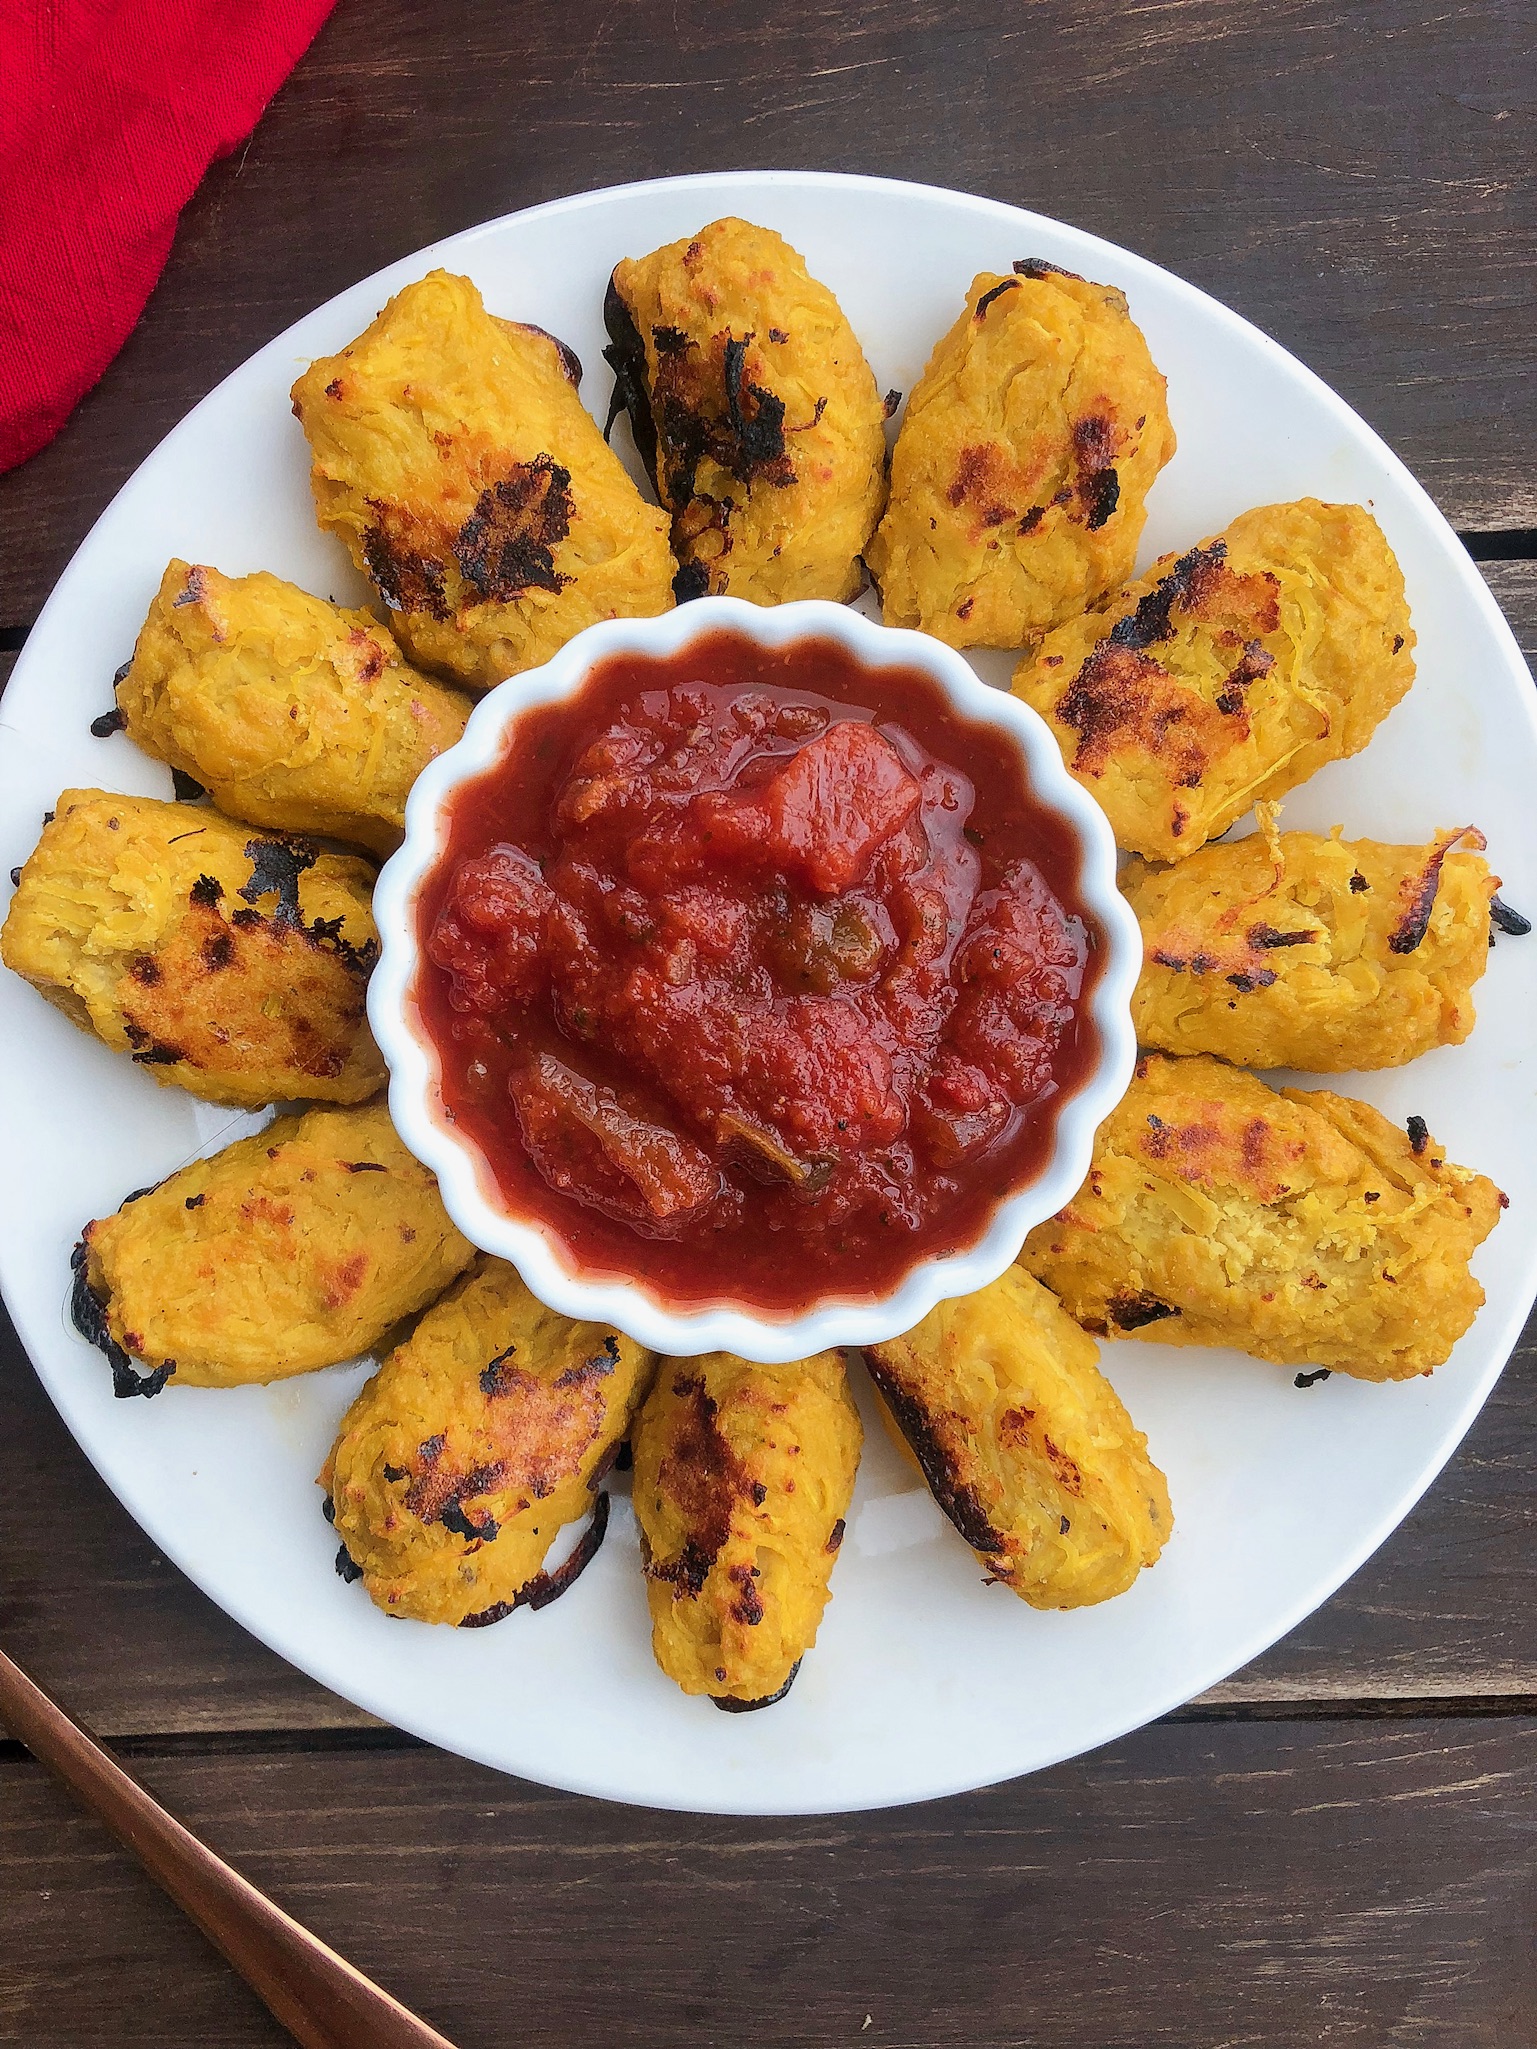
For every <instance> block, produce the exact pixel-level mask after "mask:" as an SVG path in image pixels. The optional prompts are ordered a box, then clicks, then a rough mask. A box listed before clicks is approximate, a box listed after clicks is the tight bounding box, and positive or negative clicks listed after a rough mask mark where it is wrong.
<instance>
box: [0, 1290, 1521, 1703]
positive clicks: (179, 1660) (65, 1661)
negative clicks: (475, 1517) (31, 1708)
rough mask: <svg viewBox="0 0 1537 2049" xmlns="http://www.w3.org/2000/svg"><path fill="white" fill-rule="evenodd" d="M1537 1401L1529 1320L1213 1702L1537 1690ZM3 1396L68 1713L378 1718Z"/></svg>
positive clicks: (15, 1393) (11, 1342)
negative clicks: (1352, 1541) (1345, 1571)
mask: <svg viewBox="0 0 1537 2049" xmlns="http://www.w3.org/2000/svg"><path fill="white" fill-rule="evenodd" d="M1534 1403H1537V1321H1534V1323H1533V1325H1532V1327H1531V1328H1530V1329H1529V1330H1528V1333H1527V1336H1526V1339H1525V1341H1524V1342H1523V1345H1522V1347H1521V1349H1520V1351H1519V1352H1518V1353H1517V1355H1516V1357H1515V1359H1514V1360H1513V1361H1512V1362H1511V1365H1510V1367H1509V1368H1508V1370H1507V1372H1506V1374H1505V1377H1504V1379H1503V1380H1502V1381H1501V1383H1500V1385H1499V1387H1498V1388H1497V1389H1496V1391H1495V1393H1494V1395H1493V1397H1492V1398H1491V1400H1490V1402H1489V1405H1488V1407H1487V1408H1486V1409H1485V1411H1484V1413H1483V1415H1482V1416H1481V1417H1480V1419H1479V1421H1478V1422H1477V1423H1476V1424H1475V1426H1474V1429H1473V1432H1472V1434H1471V1436H1470V1437H1469V1439H1468V1441H1467V1443H1466V1444H1465V1445H1464V1446H1463V1448H1462V1450H1461V1452H1460V1453H1459V1454H1458V1456H1457V1458H1456V1459H1455V1460H1454V1461H1453V1463H1452V1465H1451V1466H1450V1468H1449V1469H1448V1471H1447V1472H1446V1473H1445V1474H1444V1475H1443V1476H1442V1478H1441V1479H1440V1481H1439V1482H1438V1483H1437V1484H1436V1486H1435V1487H1434V1488H1433V1489H1432V1490H1431V1492H1430V1494H1429V1496H1428V1497H1427V1498H1426V1500H1425V1501H1424V1502H1422V1503H1421V1504H1420V1506H1419V1508H1418V1509H1416V1511H1415V1513H1414V1514H1413V1515H1412V1516H1411V1517H1410V1519H1409V1521H1408V1522H1407V1523H1406V1524H1405V1525H1404V1526H1403V1528H1402V1529H1400V1530H1399V1531H1398V1532H1397V1533H1396V1534H1395V1535H1394V1536H1393V1537H1392V1538H1391V1539H1390V1540H1389V1542H1388V1544H1387V1545H1386V1546H1385V1547H1384V1548H1383V1550H1382V1551H1381V1552H1379V1553H1378V1555H1377V1556H1376V1557H1375V1558H1374V1559H1372V1560H1370V1561H1369V1562H1368V1564H1367V1565H1366V1566H1364V1567H1363V1568H1362V1570H1361V1571H1360V1572H1359V1573H1358V1574H1357V1575H1356V1577H1355V1578H1354V1579H1353V1580H1351V1581H1350V1582H1349V1583H1348V1584H1347V1585H1346V1586H1345V1587H1344V1588H1342V1589H1341V1591H1340V1593H1339V1594H1337V1595H1336V1596H1335V1598H1334V1599H1333V1600H1332V1601H1331V1602H1329V1603H1328V1604H1327V1605H1326V1606H1325V1607H1324V1608H1323V1609H1321V1610H1320V1611H1319V1613H1318V1614H1317V1615H1315V1616H1313V1617H1311V1618H1310V1619H1309V1620H1308V1621H1307V1622H1305V1623H1303V1624H1302V1625H1301V1627H1300V1628H1299V1629H1297V1630H1296V1631H1294V1632H1293V1634H1292V1635H1291V1636H1289V1637H1287V1638H1286V1639H1285V1640H1284V1641H1283V1642H1282V1643H1281V1644H1279V1645H1277V1646H1276V1648H1275V1649H1274V1650H1272V1651H1270V1652H1269V1653H1267V1655H1266V1656H1264V1657H1263V1658H1261V1659H1260V1660H1258V1662H1257V1663H1255V1664H1254V1665H1251V1666H1249V1667H1248V1668H1247V1669H1246V1670H1245V1671H1243V1672H1241V1673H1239V1674H1237V1675H1235V1677H1234V1678H1232V1679H1231V1680H1229V1681H1228V1682H1227V1683H1226V1684H1225V1685H1223V1686H1220V1687H1218V1688H1216V1689H1215V1691H1214V1692H1213V1693H1211V1694H1209V1695H1207V1696H1205V1705H1207V1706H1209V1707H1218V1706H1222V1705H1225V1704H1232V1703H1246V1704H1251V1705H1253V1704H1264V1703H1278V1702H1279V1703H1295V1702H1309V1701H1311V1702H1320V1703H1334V1704H1339V1703H1347V1702H1379V1703H1382V1702H1386V1703H1391V1702H1418V1701H1424V1700H1430V1699H1442V1700H1446V1701H1448V1702H1458V1701H1466V1700H1471V1699H1474V1698H1476V1697H1480V1696H1483V1697H1487V1698H1488V1699H1489V1700H1490V1701H1491V1702H1493V1703H1498V1702H1499V1701H1501V1700H1503V1701H1506V1702H1513V1701H1519V1700H1523V1699H1531V1700H1537V1604H1534V1603H1533V1602H1532V1600H1531V1598H1530V1591H1531V1584H1532V1574H1533V1570H1534V1567H1537V1442H1534V1438H1533V1433H1532V1430H1531V1423H1530V1418H1531V1414H1532V1409H1533V1406H1534ZM0 1412H3V1413H4V1415H5V1416H6V1419H7V1424H8V1430H7V1457H6V1493H5V1502H4V1506H3V1510H0V1529H3V1531H4V1538H5V1541H4V1543H3V1545H0V1641H3V1642H4V1644H5V1647H6V1649H7V1651H9V1652H10V1654H11V1655H12V1656H13V1657H15V1658H16V1659H17V1660H18V1662H19V1663H20V1664H21V1665H23V1666H24V1667H25V1668H26V1669H28V1670H29V1671H30V1672H31V1673H32V1674H33V1676H34V1677H35V1678H37V1679H38V1680H40V1681H41V1682H42V1684H44V1685H45V1686H47V1687H49V1688H50V1690H51V1691H53V1692H55V1693H57V1694H58V1695H59V1696H60V1698H61V1699H62V1700H63V1701H64V1703H65V1705H66V1706H68V1707H69V1708H71V1710H72V1711H73V1712H75V1713H77V1714H79V1715H82V1716H83V1717H84V1718H85V1719H86V1720H87V1721H88V1722H90V1723H91V1724H92V1725H93V1726H94V1727H95V1728H97V1729H98V1730H100V1731H101V1732H102V1733H103V1734H106V1735H113V1734H119V1733H124V1732H126V1733H130V1734H133V1733H139V1732H146V1731H175V1732H182V1733H185V1734H206V1733H209V1732H213V1731H219V1730H277V1729H317V1730H319V1729H352V1728H364V1727H368V1726H370V1718H369V1717H367V1716H365V1715H363V1714H362V1713H361V1712H360V1711H359V1710H358V1709H356V1708H353V1707H351V1706H349V1705H348V1704H347V1703H346V1702H344V1701H341V1700H338V1699H337V1698H336V1697H335V1696H334V1695H332V1694H330V1693H327V1692H325V1691H324V1690H322V1689H321V1688H320V1687H318V1686H315V1685H313V1684H312V1683H311V1682H310V1681H309V1680H307V1679H305V1678H303V1677H301V1675H300V1674H299V1673H297V1672H296V1671H294V1670H292V1669H291V1668H290V1667H289V1666H287V1665H285V1664H284V1663H283V1662H282V1660H281V1659H279V1658H277V1657H274V1656H273V1655H272V1653H271V1652H269V1651H267V1650H265V1649H264V1648H263V1647H262V1646H261V1645H260V1644H258V1643H257V1642H256V1641H255V1639H254V1638H252V1637H249V1636H247V1635H246V1634H245V1632H244V1631H243V1630H241V1629H240V1628H239V1627H238V1626H237V1625H236V1624H235V1623H233V1622H231V1621H230V1620H229V1619H228V1618H227V1617H226V1616H225V1615H223V1614H222V1613H221V1612H220V1611H219V1610H218V1609H217V1608H215V1607H214V1606H213V1604H212V1603H211V1602H210V1601H208V1600H206V1599H205V1598H204V1597H203V1595H201V1594H200V1593H199V1592H198V1591H197V1590H196V1589H195V1588H194V1587H193V1586H192V1585H191V1584H190V1583H189V1582H188V1581H187V1580H185V1579H184V1578H183V1577H182V1575H181V1574H180V1573H179V1572H178V1571H177V1570H176V1569H175V1568H174V1567H173V1566H171V1565H169V1564H168V1563H167V1562H166V1561H165V1560H164V1559H163V1558H162V1557H160V1556H159V1555H158V1554H157V1553H156V1551H155V1550H154V1548H153V1546H152V1545H151V1544H150V1542H149V1540H148V1539H147V1538H146V1537H145V1536H144V1534H143V1533H142V1532H141V1531H140V1530H139V1528H138V1527H137V1525H136V1524H135V1523H134V1522H133V1520H132V1519H131V1517H129V1516H128V1514H127V1513H126V1512H125V1511H124V1510H123V1509H122V1508H121V1507H120V1506H119V1505H118V1503H117V1501H116V1500H115V1499H114V1498H113V1497H112V1496H111V1495H110V1494H109V1493H108V1492H107V1490H106V1488H105V1487H104V1486H103V1485H102V1484H101V1482H100V1481H99V1480H98V1479H97V1477H96V1475H95V1474H94V1472H93V1471H92V1470H91V1468H90V1467H89V1466H88V1464H87V1463H86V1461H85V1459H84V1457H83V1456H82V1455H81V1453H80V1452H79V1450H78V1449H77V1448H76V1446H75V1444H74V1441H73V1440H72V1439H71V1438H70V1437H69V1435H68V1433H67V1432H66V1431H65V1429H64V1426H63V1424H62V1423H61V1422H60V1420H59V1418H58V1416H57V1415H56V1413H55V1412H54V1410H53V1407H52V1405H51V1404H50V1403H49V1401H48V1399H47V1397H46V1396H45V1395H44V1393H43V1391H42V1389H41V1388H40V1387H39V1385H38V1383H37V1381H36V1379H35V1377H34V1376H33V1374H32V1372H31V1370H30V1368H29V1367H28V1366H27V1365H26V1363H25V1361H24V1360H23V1359H22V1358H21V1356H20V1354H19V1350H18V1347H17V1346H16V1342H15V1339H14V1337H12V1336H10V1334H9V1332H8V1331H7V1332H6V1342H5V1343H4V1345H3V1346H0ZM61 1504H63V1505H64V1511H65V1512H66V1513H67V1527H68V1536H67V1540H66V1541H61V1540H60V1535H59V1531H60V1519H61Z"/></svg>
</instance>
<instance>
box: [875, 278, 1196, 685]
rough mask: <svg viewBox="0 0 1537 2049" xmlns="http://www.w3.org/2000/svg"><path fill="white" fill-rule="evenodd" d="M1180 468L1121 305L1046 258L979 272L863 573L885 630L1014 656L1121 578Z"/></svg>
mask: <svg viewBox="0 0 1537 2049" xmlns="http://www.w3.org/2000/svg"><path fill="white" fill-rule="evenodd" d="M1173 453H1174V430H1173V428H1172V427H1171V426H1170V424H1169V411H1168V406H1167V404H1166V402H1165V385H1164V379H1163V376H1162V373H1161V372H1160V371H1159V369H1158V368H1157V366H1156V364H1155V363H1154V362H1153V359H1152V357H1151V355H1150V354H1149V353H1148V347H1147V343H1146V341H1144V339H1143V337H1142V331H1141V329H1140V328H1138V326H1137V325H1136V323H1135V322H1134V321H1133V320H1132V318H1131V314H1130V311H1129V309H1128V307H1127V304H1126V300H1125V297H1124V295H1123V294H1122V293H1120V292H1118V291H1117V290H1115V288H1114V287H1113V286H1110V285H1096V284H1091V283H1089V282H1088V281H1087V280H1086V279H1084V278H1081V277H1077V276H1075V275H1074V274H1073V273H1072V272H1071V271H1066V270H1059V269H1057V268H1056V267H1055V266H1054V265H1052V264H1048V263H1042V262H1038V261H1034V260H1031V261H1027V262H1023V263H1016V264H1015V266H1014V272H1013V275H1011V276H1009V277H998V276H995V275H994V274H993V273H992V272H991V271H984V272H983V273H982V275H981V276H980V277H977V278H975V279H974V280H973V281H972V286H971V290H970V291H969V292H968V293H967V295H966V306H965V310H964V311H963V312H962V314H961V316H960V318H959V319H958V320H957V321H956V323H955V325H954V326H953V327H952V328H951V329H950V331H949V332H948V333H947V334H946V335H945V336H944V337H943V338H942V339H941V340H940V342H939V343H938V344H937V346H936V347H935V350H934V353H933V355H932V356H931V357H930V359H929V365H928V368H927V369H926V370H925V371H924V373H923V375H922V377H921V378H920V379H919V381H918V385H917V388H916V389H915V390H914V392H913V394H912V396H911V397H910V398H909V400H908V402H907V412H906V415H905V417H904V419H903V421H902V431H901V433H900V434H899V435H898V437H897V445H896V449H895V452H894V454H893V456H892V462H891V502H890V506H889V508H888V510H887V513H886V516H885V518H884V519H883V520H882V522H881V526H880V531H879V532H878V533H877V534H876V536H875V538H874V540H873V541H872V542H871V544H870V546H869V548H868V549H867V550H866V559H867V560H868V562H869V564H870V568H871V571H872V573H873V574H874V576H875V580H876V582H877V583H878V584H879V585H880V590H881V599H882V603H883V606H884V611H885V619H886V624H887V625H888V626H917V627H920V628H921V629H922V630H923V631H924V632H925V633H932V634H933V635H934V637H935V638H936V639H937V640H943V641H945V642H947V643H948V644H949V645H950V646H951V647H1024V646H1025V645H1027V643H1029V642H1030V641H1031V640H1033V639H1035V638H1036V636H1037V635H1039V634H1042V633H1045V632H1047V631H1048V630H1049V629H1050V628H1051V627H1053V626H1055V625H1056V624H1057V623H1058V621H1059V620H1062V619H1070V618H1072V617H1074V615H1075V614H1077V613H1079V612H1081V611H1082V610H1083V608H1084V607H1085V606H1086V605H1091V604H1093V603H1094V602H1095V601H1096V600H1097V599H1098V598H1100V597H1101V596H1102V595H1103V594H1104V592H1105V591H1107V590H1112V589H1114V587H1115V586H1116V585H1117V584H1118V583H1121V582H1122V581H1123V580H1124V579H1125V578H1126V577H1128V576H1130V574H1131V572H1132V566H1133V564H1134V563H1135V561H1136V555H1137V542H1138V540H1139V539H1140V538H1141V534H1142V528H1143V525H1144V523H1145V521H1146V518H1147V503H1146V501H1147V494H1148V491H1149V490H1150V489H1151V487H1152V484H1153V481H1154V479H1155V478H1156V477H1157V475H1158V472H1159V471H1160V470H1161V469H1162V468H1163V466H1164V464H1165V463H1166V462H1167V461H1168V460H1169V458H1170V456H1172V455H1173Z"/></svg>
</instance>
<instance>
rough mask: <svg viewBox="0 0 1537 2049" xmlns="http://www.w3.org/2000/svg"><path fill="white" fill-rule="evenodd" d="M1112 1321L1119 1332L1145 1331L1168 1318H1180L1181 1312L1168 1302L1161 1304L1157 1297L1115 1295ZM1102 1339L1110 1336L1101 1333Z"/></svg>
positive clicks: (1112, 1300) (1111, 1314)
mask: <svg viewBox="0 0 1537 2049" xmlns="http://www.w3.org/2000/svg"><path fill="white" fill-rule="evenodd" d="M1109 1307H1110V1321H1111V1322H1112V1323H1113V1324H1114V1325H1115V1327H1116V1329H1117V1330H1145V1329H1146V1328H1147V1326H1148V1325H1149V1324H1150V1323H1162V1322H1163V1320H1164V1318H1165V1317H1166V1316H1178V1314H1179V1311H1178V1310H1177V1309H1175V1308H1173V1307H1172V1306H1171V1305H1170V1304H1169V1303H1167V1302H1160V1301H1159V1299H1158V1297H1157V1296H1156V1295H1146V1294H1140V1295H1115V1296H1112V1298H1111V1301H1110V1305H1109ZM1099 1335H1100V1336H1101V1337H1103V1336H1106V1335H1108V1333H1107V1332H1104V1331H1101V1332H1100V1333H1099Z"/></svg>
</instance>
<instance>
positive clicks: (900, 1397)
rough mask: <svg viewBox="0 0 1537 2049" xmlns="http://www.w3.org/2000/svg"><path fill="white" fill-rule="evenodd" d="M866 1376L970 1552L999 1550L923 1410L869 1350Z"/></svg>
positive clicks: (997, 1539)
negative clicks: (868, 1374)
mask: <svg viewBox="0 0 1537 2049" xmlns="http://www.w3.org/2000/svg"><path fill="white" fill-rule="evenodd" d="M864 1362H865V1365H866V1366H867V1367H868V1368H869V1372H870V1378H871V1379H872V1380H873V1381H874V1382H875V1385H876V1386H877V1387H878V1388H879V1389H880V1392H881V1396H882V1398H883V1399H884V1401H885V1403H886V1406H887V1408H888V1409H890V1411H891V1414H892V1416H893V1418H894V1420H895V1422H896V1425H897V1428H898V1429H899V1430H900V1431H901V1433H902V1435H903V1436H904V1437H905V1438H906V1439H907V1441H908V1443H909V1444H910V1445H911V1446H912V1450H913V1456H914V1458H916V1459H917V1461H918V1464H919V1465H920V1466H921V1467H922V1469H923V1477H924V1479H925V1480H927V1481H928V1483H929V1491H930V1492H931V1493H932V1494H933V1496H934V1499H935V1500H936V1501H937V1502H938V1503H939V1505H940V1507H941V1508H942V1509H943V1510H944V1512H945V1514H946V1515H947V1516H948V1517H949V1518H950V1520H951V1522H952V1523H954V1525H955V1527H956V1528H957V1529H958V1530H959V1531H960V1533H961V1535H962V1536H963V1537H964V1538H965V1539H966V1542H967V1543H968V1544H969V1545H970V1546H971V1548H972V1550H973V1551H984V1552H999V1551H1002V1550H1003V1549H1004V1546H1005V1539H1004V1538H1003V1537H1002V1536H1000V1535H999V1533H998V1531H997V1530H995V1529H994V1528H993V1526H992V1524H991V1523H990V1522H989V1521H988V1519H987V1511H986V1509H985V1508H984V1507H983V1506H982V1502H981V1500H980V1498H979V1497H978V1495H977V1492H976V1490H975V1488H973V1487H968V1486H965V1485H963V1484H962V1483H961V1482H960V1481H959V1480H958V1479H957V1478H956V1475H955V1472H954V1470H953V1468H952V1466H951V1464H950V1460H949V1458H948V1457H947V1455H946V1452H945V1448H944V1446H943V1444H942V1443H941V1442H940V1440H939V1438H938V1436H937V1435H936V1434H935V1431H934V1429H933V1426H932V1425H931V1424H930V1422H929V1418H928V1414H927V1411H926V1410H925V1409H924V1408H923V1406H922V1404H921V1403H919V1402H918V1401H916V1400H915V1399H914V1398H913V1396H912V1395H910V1394H909V1393H908V1392H907V1390H906V1388H904V1387H903V1386H902V1384H901V1382H900V1381H899V1380H897V1379H896V1377H895V1376H894V1375H893V1374H892V1373H891V1372H890V1371H889V1369H888V1368H887V1367H885V1366H884V1365H883V1364H882V1363H881V1361H880V1360H879V1359H878V1358H877V1357H876V1356H875V1354H874V1353H873V1352H866V1353H865V1354H864Z"/></svg>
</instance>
